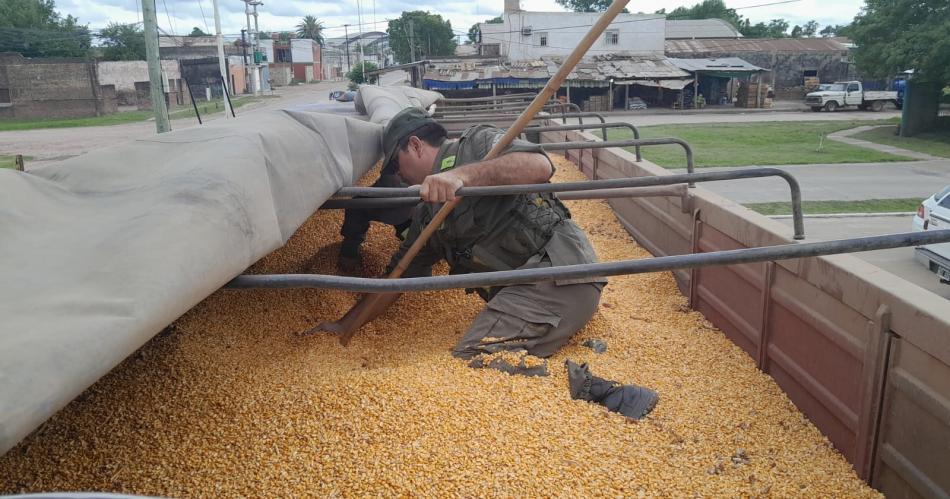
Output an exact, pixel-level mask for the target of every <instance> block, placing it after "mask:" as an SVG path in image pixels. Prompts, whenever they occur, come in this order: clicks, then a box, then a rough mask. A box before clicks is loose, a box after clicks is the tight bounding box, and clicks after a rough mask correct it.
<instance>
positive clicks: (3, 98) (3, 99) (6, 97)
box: [0, 88, 13, 105]
mask: <svg viewBox="0 0 950 499" xmlns="http://www.w3.org/2000/svg"><path fill="white" fill-rule="evenodd" d="M12 103H13V102H12V101H11V100H10V89H9V88H0V105H2V104H12Z"/></svg>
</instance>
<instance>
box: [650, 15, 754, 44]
mask: <svg viewBox="0 0 950 499" xmlns="http://www.w3.org/2000/svg"><path fill="white" fill-rule="evenodd" d="M741 37H742V33H739V32H738V31H737V30H736V28H734V27H733V26H732V25H731V24H729V23H728V22H727V21H724V20H722V19H684V20H669V19H667V21H666V39H667V40H676V39H681V38H685V39H691V38H741Z"/></svg>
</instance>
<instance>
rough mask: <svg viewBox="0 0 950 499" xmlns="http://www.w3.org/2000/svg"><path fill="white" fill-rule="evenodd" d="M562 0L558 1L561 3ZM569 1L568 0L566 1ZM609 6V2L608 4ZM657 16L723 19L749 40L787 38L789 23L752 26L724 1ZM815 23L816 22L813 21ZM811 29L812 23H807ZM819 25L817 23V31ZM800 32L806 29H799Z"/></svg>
mask: <svg viewBox="0 0 950 499" xmlns="http://www.w3.org/2000/svg"><path fill="white" fill-rule="evenodd" d="M560 1H561V0H558V2H560ZM565 1H567V0H565ZM607 3H608V4H609V2H607ZM655 14H665V15H666V18H667V19H670V20H681V19H722V20H723V21H726V22H728V23H729V24H731V25H732V26H733V27H735V28H736V30H738V31H739V32H740V33H742V36H745V37H747V38H782V37H785V36H787V35H786V34H785V32H786V31H788V21H786V20H784V19H773V20H772V21H770V22H769V23H768V24H766V23H762V22H760V23H757V24H752V22H751V21H750V20H748V19H745V18H743V17H742V16H740V15H739V14H738V13H736V10H735V9H730V8H729V7H726V3H725V2H724V1H723V0H703V1H702V2H700V3H697V4H695V5H693V6H692V7H677V8H676V9H674V10H673V11H672V12H669V13H667V12H666V9H660V10H658V11H656V12H655ZM811 22H814V21H811ZM806 26H808V27H810V26H811V24H810V23H806ZM817 28H818V23H815V29H817ZM798 29H799V32H802V30H804V29H805V28H802V27H799V28H798Z"/></svg>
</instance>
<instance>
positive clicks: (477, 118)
mask: <svg viewBox="0 0 950 499" xmlns="http://www.w3.org/2000/svg"><path fill="white" fill-rule="evenodd" d="M560 116H561V117H564V118H578V119H580V118H597V119H599V120H600V122H601V123H607V120H606V119H605V118H604V115H602V114H600V113H595V112H588V111H585V112H582V113H562V114H561V115H560ZM515 118H517V116H515V115H512V114H485V115H473V116H466V117H463V118H442V119H439V120H437V121H439V123H471V122H482V123H492V122H495V121H514V119H515ZM550 119H557V116H554V115H549V116H538V117H536V118H534V119H533V120H532V121H540V120H550Z"/></svg>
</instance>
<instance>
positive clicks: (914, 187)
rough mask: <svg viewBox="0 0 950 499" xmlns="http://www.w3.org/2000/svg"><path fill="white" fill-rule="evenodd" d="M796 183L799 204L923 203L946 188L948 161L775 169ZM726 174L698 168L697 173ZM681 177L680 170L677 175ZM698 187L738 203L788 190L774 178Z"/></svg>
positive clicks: (781, 197) (781, 196)
mask: <svg viewBox="0 0 950 499" xmlns="http://www.w3.org/2000/svg"><path fill="white" fill-rule="evenodd" d="M774 168H780V169H782V170H785V171H787V172H789V173H791V174H792V175H794V176H795V178H796V179H797V180H798V182H799V184H800V185H801V188H802V199H805V200H812V201H825V200H845V201H847V200H863V199H889V198H917V197H919V198H921V199H923V198H925V197H927V196H930V195H931V194H933V193H934V192H936V191H937V190H939V189H940V188H941V187H943V186H945V185H948V184H950V159H941V160H935V161H897V162H892V163H854V164H851V163H845V164H837V165H789V166H775V167H774ZM730 169H732V168H703V169H702V171H716V170H730ZM677 171H678V172H685V170H677ZM702 186H703V187H705V188H707V189H709V190H711V191H713V192H716V193H718V194H721V195H723V196H725V197H728V198H729V199H732V200H733V201H736V202H739V203H760V202H768V201H787V200H788V199H789V190H788V184H786V183H785V181H783V180H780V179H778V178H762V179H746V180H732V181H724V182H708V183H704V184H703V185H702Z"/></svg>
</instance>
